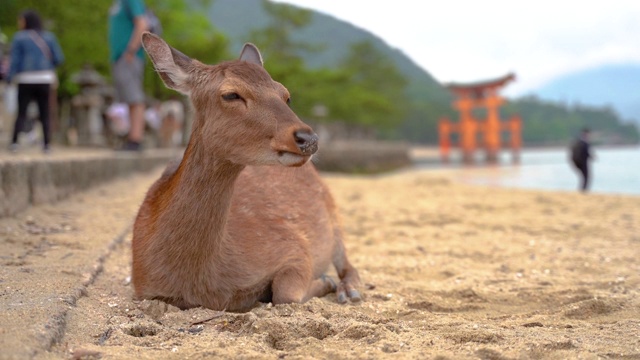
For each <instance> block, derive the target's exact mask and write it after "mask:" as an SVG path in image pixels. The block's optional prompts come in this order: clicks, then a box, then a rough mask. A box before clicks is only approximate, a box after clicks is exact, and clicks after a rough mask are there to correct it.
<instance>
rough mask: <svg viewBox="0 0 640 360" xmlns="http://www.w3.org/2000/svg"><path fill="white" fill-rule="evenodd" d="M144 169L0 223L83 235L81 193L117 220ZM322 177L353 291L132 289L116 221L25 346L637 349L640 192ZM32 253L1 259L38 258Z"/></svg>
mask: <svg viewBox="0 0 640 360" xmlns="http://www.w3.org/2000/svg"><path fill="white" fill-rule="evenodd" d="M157 175H158V173H155V174H153V175H145V176H138V177H136V178H135V181H132V180H125V181H118V182H115V183H113V184H110V185H109V186H105V187H101V188H99V189H95V190H91V191H89V192H87V193H86V194H83V195H80V196H74V197H73V198H72V199H69V200H68V201H64V202H62V203H60V204H59V205H57V206H51V207H46V206H44V207H39V208H33V209H30V210H29V211H28V213H27V214H24V215H21V216H19V217H17V218H16V219H9V220H7V219H5V220H2V225H3V226H5V227H6V226H9V225H7V224H8V222H9V221H13V222H15V224H13V226H14V228H15V229H23V228H24V226H22V227H21V226H20V223H21V222H24V221H31V222H32V223H34V222H35V223H37V224H40V226H41V227H43V228H46V226H49V227H51V226H53V225H52V224H54V223H56V221H57V222H59V221H60V217H59V215H58V211H64V212H65V214H67V220H66V221H67V225H66V226H68V227H69V228H71V229H74V230H73V231H70V232H75V233H76V235H77V234H78V233H82V232H87V233H90V232H91V230H92V228H91V227H94V228H93V229H95V226H97V225H95V224H90V221H89V219H90V218H92V216H93V217H95V215H91V214H85V215H83V216H86V217H88V218H87V219H85V220H83V219H84V218H83V217H82V216H80V214H81V213H82V211H81V210H80V209H82V205H83V204H84V206H86V205H87V204H88V203H90V204H92V205H93V207H97V208H98V209H100V207H105V208H104V209H115V210H103V211H104V213H105V214H104V218H106V219H109V220H110V221H112V223H113V222H114V221H117V222H118V224H123V225H122V226H123V228H126V222H127V221H128V220H127V219H131V217H133V215H134V214H135V212H136V211H137V207H138V205H139V204H140V202H141V200H142V197H143V195H144V191H145V190H146V188H147V187H148V186H149V184H150V183H151V182H152V181H153V180H154V178H155V177H156V176H157ZM324 177H325V179H326V181H327V183H328V184H329V186H330V187H331V189H332V191H333V194H334V196H335V198H336V201H337V203H338V204H339V208H340V211H341V215H342V221H343V226H344V229H345V233H346V246H347V250H348V254H349V257H350V259H351V262H352V263H353V264H354V265H355V266H356V267H357V268H358V270H359V271H360V276H361V278H362V280H363V282H364V283H365V285H364V287H363V289H362V290H363V291H362V292H363V295H364V301H362V302H360V303H355V304H346V305H340V304H338V303H337V302H336V298H335V296H334V295H328V296H326V297H324V298H320V299H313V300H311V301H309V302H307V303H304V304H295V305H279V306H272V305H271V304H260V305H257V306H256V307H255V308H254V309H253V310H251V311H250V312H247V313H221V312H217V311H212V310H207V309H203V308H196V309H191V310H186V311H180V310H178V309H177V308H174V307H171V306H167V305H166V304H164V303H161V302H158V301H142V302H138V301H133V300H132V289H131V285H130V283H129V280H128V278H129V273H130V257H131V255H130V249H129V247H130V237H131V235H130V233H128V232H125V233H124V236H123V237H122V241H120V242H116V243H114V244H113V245H112V248H111V249H110V250H109V251H108V256H105V257H103V259H102V260H103V262H102V263H101V265H100V266H101V269H100V271H98V272H97V273H96V274H95V276H94V279H93V280H91V281H90V282H87V286H86V290H83V291H84V292H85V293H84V294H82V296H80V297H79V299H78V300H77V301H75V303H74V304H72V306H69V307H68V311H66V312H65V316H64V319H65V320H64V334H63V335H60V337H59V338H58V339H56V340H55V341H53V343H52V347H51V348H50V350H49V351H47V352H36V353H34V354H35V356H36V357H38V358H71V357H73V358H77V359H79V358H98V357H100V358H102V359H134V358H135V359H206V358H233V359H311V358H315V359H386V358H393V359H602V358H604V359H640V296H639V292H640V263H639V262H638V261H637V259H638V256H639V255H640V197H633V196H612V195H594V194H588V195H583V194H579V193H561V192H541V191H527V190H511V189H497V188H488V187H478V186H475V187H474V186H468V185H464V184H461V183H457V182H455V181H454V180H452V179H453V177H452V176H450V173H447V172H446V171H440V172H427V171H422V172H418V171H408V172H399V173H396V174H392V175H385V176H345V175H334V174H325V175H324ZM116 194H118V195H117V196H116ZM79 198H80V199H81V201H79V200H78V199H79ZM110 202H111V203H110ZM113 202H116V204H115V205H114V204H113ZM109 204H111V205H109ZM109 206H111V207H110V208H109ZM109 211H117V216H116V215H114V216H111V215H109V214H110V212H109ZM76 212H77V214H78V216H77V218H74V217H73V214H76ZM69 218H73V219H75V220H69ZM25 219H27V220H25ZM83 221H85V222H83ZM93 221H97V222H99V221H100V220H99V219H97V220H96V219H94V220H93ZM63 230H64V229H63ZM63 230H61V231H60V232H58V233H52V234H50V235H49V236H48V238H47V239H48V240H47V241H48V242H49V243H51V244H53V245H54V246H53V248H55V244H56V243H58V242H63V241H65V240H63V239H64V236H65V234H67V235H68V233H67V232H65V231H63ZM20 231H21V230H16V231H15V232H14V233H12V234H13V236H12V238H13V239H14V245H15V242H16V241H18V242H19V241H21V240H20V239H23V240H24V239H27V240H28V239H29V236H31V235H30V234H29V232H28V231H25V233H24V235H21V234H22V233H21V232H20ZM105 231H106V230H105ZM113 231H116V230H113ZM117 231H121V230H117ZM117 231H116V232H117ZM21 236H22V237H21ZM25 241H26V240H25ZM92 241H93V240H92ZM103 242H104V241H103ZM3 246H6V244H4V245H3ZM103 246H104V247H105V248H106V245H104V244H103ZM5 249H6V247H5ZM46 258H47V256H43V257H42V258H39V259H35V260H32V261H31V262H30V261H29V257H28V256H25V258H24V259H25V262H23V263H22V265H20V264H17V265H16V264H13V265H14V266H22V267H23V268H29V267H31V268H32V269H33V268H36V269H37V267H36V266H35V264H36V262H38V263H42V262H45V264H46V262H47V261H49V260H47V259H46ZM50 261H52V262H53V261H55V259H52V260H50ZM43 266H44V265H43ZM51 269H53V270H51V271H53V272H55V271H62V270H60V269H58V268H54V267H53V266H51ZM36 272H37V270H36ZM28 275H29V272H28V271H27V272H26V275H25V276H28ZM52 281H61V280H52ZM24 284H25V285H24V286H26V287H28V286H29V285H28V284H29V282H26V283H24ZM5 285H6V284H5ZM54 285H55V284H54ZM9 310H11V309H9ZM4 312H5V313H7V314H9V315H11V314H12V312H11V311H8V310H7V309H5V310H4ZM1 334H2V337H4V338H5V342H4V346H7V343H11V338H12V336H14V335H12V332H11V331H3V332H2V333H1ZM25 346H28V345H25ZM0 358H2V356H1V355H0Z"/></svg>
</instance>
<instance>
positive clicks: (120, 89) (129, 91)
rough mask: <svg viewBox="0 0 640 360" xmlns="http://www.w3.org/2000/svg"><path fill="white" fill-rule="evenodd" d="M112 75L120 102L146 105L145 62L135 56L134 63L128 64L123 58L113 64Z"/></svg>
mask: <svg viewBox="0 0 640 360" xmlns="http://www.w3.org/2000/svg"><path fill="white" fill-rule="evenodd" d="M111 75H112V76H113V86H114V87H115V89H116V99H117V101H118V102H123V103H127V104H140V103H144V100H145V95H144V90H143V89H142V78H143V75H144V60H142V59H140V58H139V57H137V56H135V57H134V58H133V61H131V62H127V60H126V59H125V57H124V56H121V57H120V59H118V61H116V63H115V64H111Z"/></svg>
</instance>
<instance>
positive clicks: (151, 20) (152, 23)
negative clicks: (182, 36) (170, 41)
mask: <svg viewBox="0 0 640 360" xmlns="http://www.w3.org/2000/svg"><path fill="white" fill-rule="evenodd" d="M144 16H145V17H146V18H147V24H148V26H149V28H148V30H149V31H150V32H151V33H153V34H156V35H158V36H160V35H162V24H161V23H160V19H158V17H157V16H156V14H155V13H154V12H153V10H151V9H149V8H147V9H146V10H145V11H144Z"/></svg>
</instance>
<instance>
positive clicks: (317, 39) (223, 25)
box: [208, 0, 449, 104]
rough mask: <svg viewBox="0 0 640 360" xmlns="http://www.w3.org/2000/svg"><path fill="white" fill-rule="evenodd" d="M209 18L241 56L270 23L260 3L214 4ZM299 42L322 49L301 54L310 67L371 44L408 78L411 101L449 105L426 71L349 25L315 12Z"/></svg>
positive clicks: (230, 0) (218, 0)
mask: <svg viewBox="0 0 640 360" xmlns="http://www.w3.org/2000/svg"><path fill="white" fill-rule="evenodd" d="M208 15H209V19H210V20H211V22H212V23H213V25H214V26H215V27H216V28H218V29H219V30H221V31H222V32H224V33H225V34H227V36H228V37H229V40H230V41H231V50H232V52H233V53H239V52H240V49H241V47H242V44H243V43H245V42H246V41H247V39H248V34H249V32H251V30H254V29H260V28H264V27H265V26H267V25H268V23H269V17H268V15H267V14H266V13H265V12H264V11H263V9H262V4H261V0H215V1H214V2H213V4H212V6H211V7H210V8H209V10H208ZM296 40H304V41H306V42H307V43H310V44H313V45H320V46H322V47H323V49H322V51H320V52H318V53H314V54H311V55H309V54H302V56H303V58H304V59H305V62H306V63H307V65H309V66H310V67H320V66H322V67H332V66H334V65H336V64H337V63H338V62H339V61H340V60H342V59H343V58H344V57H345V56H346V55H347V53H348V51H349V48H350V45H351V44H353V43H356V42H360V41H363V40H368V41H370V42H371V43H373V44H374V45H375V46H376V47H377V48H378V49H379V50H381V51H382V52H384V53H385V54H387V55H388V56H389V57H390V58H391V59H392V60H393V61H394V62H395V64H396V67H397V68H398V70H400V72H401V73H402V74H404V75H405V76H406V78H407V80H408V81H409V86H408V89H407V90H408V91H407V93H408V95H409V96H410V97H411V98H412V99H414V100H429V101H435V102H446V103H447V104H448V103H449V93H448V91H447V90H446V89H444V88H443V87H442V85H440V83H438V82H437V81H436V80H435V79H434V78H433V77H432V76H431V75H430V74H429V73H428V72H427V71H426V70H424V69H422V68H421V67H419V66H418V65H416V64H415V63H414V62H413V61H412V60H411V59H410V58H409V57H407V56H406V55H404V54H403V53H402V52H401V51H400V50H398V49H395V48H393V47H391V46H390V45H388V44H387V43H385V42H384V41H383V40H382V39H380V38H378V37H377V36H375V35H373V34H371V33H370V32H368V31H366V30H364V29H361V28H358V27H356V26H354V25H352V24H350V23H347V22H345V21H342V20H339V19H336V18H334V17H332V16H329V15H326V14H322V13H319V12H314V13H313V20H312V21H311V24H310V25H309V26H307V27H306V28H305V29H303V30H302V31H301V32H300V33H299V34H297V36H296ZM265 58H266V60H267V61H268V54H265Z"/></svg>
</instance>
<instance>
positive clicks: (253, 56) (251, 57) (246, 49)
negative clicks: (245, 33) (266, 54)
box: [240, 43, 263, 66]
mask: <svg viewBox="0 0 640 360" xmlns="http://www.w3.org/2000/svg"><path fill="white" fill-rule="evenodd" d="M240 60H242V61H247V62H250V63H254V64H258V65H260V66H263V62H262V55H261V54H260V50H258V48H257V47H256V46H255V45H253V44H252V43H246V44H244V46H243V47H242V52H241V53H240Z"/></svg>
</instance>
